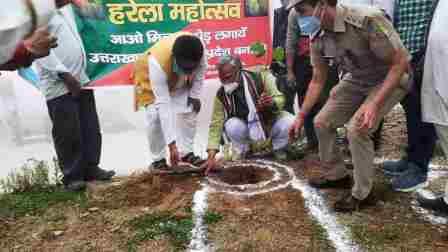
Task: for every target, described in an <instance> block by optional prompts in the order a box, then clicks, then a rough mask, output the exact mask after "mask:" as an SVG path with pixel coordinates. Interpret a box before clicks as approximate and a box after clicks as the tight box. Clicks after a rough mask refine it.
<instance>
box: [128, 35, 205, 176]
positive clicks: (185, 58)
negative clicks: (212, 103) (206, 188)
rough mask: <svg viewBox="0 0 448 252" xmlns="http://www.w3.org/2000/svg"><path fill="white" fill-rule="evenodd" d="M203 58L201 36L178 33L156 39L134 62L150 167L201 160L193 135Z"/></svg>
mask: <svg viewBox="0 0 448 252" xmlns="http://www.w3.org/2000/svg"><path fill="white" fill-rule="evenodd" d="M206 69H207V58H206V53H205V47H204V45H203V43H202V42H201V40H200V39H199V38H197V37H196V36H194V35H192V34H191V33H186V32H179V33H175V34H173V35H171V36H170V37H167V38H165V39H162V40H160V41H158V42H157V43H156V44H154V45H153V46H152V47H151V48H150V49H149V50H148V51H147V52H146V53H144V54H143V55H142V56H141V57H140V58H139V59H138V60H137V62H136V63H135V66H134V83H135V89H136V97H135V101H136V106H137V108H138V107H144V108H145V110H146V119H147V123H148V126H147V129H148V141H149V151H150V155H151V159H152V161H153V163H152V164H151V166H150V169H166V168H168V165H167V161H166V151H165V148H166V147H167V146H168V147H169V151H170V152H169V158H170V162H171V166H173V167H175V166H176V165H177V164H178V162H179V161H183V162H188V163H191V164H193V165H200V164H201V163H202V160H201V159H200V158H199V157H197V156H195V154H194V151H193V145H194V143H193V139H194V136H195V134H196V117H197V113H199V111H200V109H201V102H200V100H199V96H200V91H201V88H202V84H203V80H204V76H205V72H206Z"/></svg>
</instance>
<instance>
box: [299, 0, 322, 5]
mask: <svg viewBox="0 0 448 252" xmlns="http://www.w3.org/2000/svg"><path fill="white" fill-rule="evenodd" d="M319 2H320V0H304V1H302V2H301V3H300V4H302V5H303V4H309V5H311V6H313V7H316V5H317V4H318V3H319Z"/></svg>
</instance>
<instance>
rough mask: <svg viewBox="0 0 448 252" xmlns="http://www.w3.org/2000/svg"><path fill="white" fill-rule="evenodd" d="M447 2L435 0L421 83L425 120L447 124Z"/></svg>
mask: <svg viewBox="0 0 448 252" xmlns="http://www.w3.org/2000/svg"><path fill="white" fill-rule="evenodd" d="M447 12H448V1H446V0H445V1H439V4H438V6H437V9H436V12H435V14H434V18H433V20H432V23H431V30H430V32H429V38H428V48H427V50H426V57H425V69H424V75H423V85H422V117H423V120H424V121H425V122H430V123H435V124H441V125H445V126H448V84H447V83H448V67H447V66H448V33H447V32H446V27H448V18H446V13H447Z"/></svg>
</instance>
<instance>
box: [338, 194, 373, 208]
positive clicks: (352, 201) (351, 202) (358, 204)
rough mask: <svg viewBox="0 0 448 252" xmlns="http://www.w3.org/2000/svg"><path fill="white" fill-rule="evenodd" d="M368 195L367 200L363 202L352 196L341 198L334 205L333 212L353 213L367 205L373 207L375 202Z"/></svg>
mask: <svg viewBox="0 0 448 252" xmlns="http://www.w3.org/2000/svg"><path fill="white" fill-rule="evenodd" d="M371 195H372V194H370V195H369V196H367V198H365V199H363V200H359V199H357V198H355V197H353V196H352V194H351V193H350V194H346V195H344V196H343V197H341V198H340V199H339V200H338V201H336V202H335V203H334V207H333V208H334V210H335V211H336V212H343V213H347V212H353V211H359V210H360V209H361V208H363V207H365V206H369V205H374V204H375V200H374V199H373V197H372V196H371Z"/></svg>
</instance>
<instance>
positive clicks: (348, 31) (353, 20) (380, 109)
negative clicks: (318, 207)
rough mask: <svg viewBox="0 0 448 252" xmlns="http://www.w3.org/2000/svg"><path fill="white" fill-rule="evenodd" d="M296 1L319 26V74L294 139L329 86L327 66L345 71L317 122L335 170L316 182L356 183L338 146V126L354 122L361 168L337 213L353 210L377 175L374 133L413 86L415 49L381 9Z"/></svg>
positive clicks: (352, 136) (352, 143)
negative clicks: (411, 50)
mask: <svg viewBox="0 0 448 252" xmlns="http://www.w3.org/2000/svg"><path fill="white" fill-rule="evenodd" d="M291 4H292V5H293V6H294V8H295V10H296V11H297V12H299V13H300V14H301V16H302V17H304V19H303V20H302V21H301V22H303V25H308V26H312V30H313V33H312V34H313V35H312V38H311V63H312V65H313V68H314V71H313V79H312V81H311V83H310V88H309V90H308V92H307V95H306V98H305V102H304V104H303V106H302V109H301V111H300V112H299V113H298V115H297V118H296V121H295V123H294V125H293V126H292V127H291V129H290V137H291V138H294V137H296V136H297V134H298V133H299V131H300V129H301V128H302V126H303V123H304V118H305V116H306V115H307V113H308V112H309V111H310V109H311V108H312V107H313V105H314V104H315V103H316V102H317V100H318V97H319V95H320V93H321V90H322V89H323V86H324V83H325V81H326V78H327V72H328V67H329V65H331V64H336V65H337V66H338V67H339V71H341V72H342V73H344V75H343V77H342V78H341V81H340V82H339V83H338V85H337V86H336V87H334V88H333V89H332V91H331V93H330V98H329V99H328V101H327V103H326V104H325V105H324V107H323V108H322V110H321V111H320V112H319V114H318V115H317V117H316V118H315V120H314V124H315V128H316V131H317V135H318V139H319V155H320V159H321V162H322V165H323V166H324V167H326V168H328V172H327V173H326V174H325V175H323V176H322V177H320V178H316V179H313V180H311V181H310V184H311V185H312V186H315V187H318V188H328V187H338V186H347V185H350V182H351V179H350V177H349V174H348V172H347V170H346V169H345V166H344V162H343V160H342V157H341V155H340V154H339V152H338V149H337V147H336V146H335V138H336V129H337V128H338V127H341V126H343V125H344V124H347V130H348V140H349V147H350V151H351V154H352V159H353V160H352V161H353V165H354V172H353V173H354V174H353V176H354V185H353V187H352V191H351V194H348V195H344V197H342V198H341V199H340V200H338V201H337V202H336V203H335V206H334V208H335V210H336V211H354V210H358V209H359V208H360V207H362V206H363V205H365V203H367V202H368V200H367V199H368V196H369V195H370V192H371V190H372V185H373V178H374V165H373V159H374V154H375V152H374V149H373V142H372V139H371V138H370V135H371V134H372V133H373V132H374V131H375V130H376V129H377V128H378V125H379V123H380V121H381V119H382V118H383V117H384V116H385V115H386V114H387V113H388V112H389V111H390V110H391V109H392V108H393V107H394V106H395V104H397V103H398V102H399V101H400V100H401V99H402V98H403V96H404V95H405V94H406V93H407V89H408V79H409V78H408V75H407V73H406V72H407V70H408V62H409V59H410V56H409V53H408V51H407V50H406V49H405V47H404V46H403V44H402V42H401V41H400V38H399V36H398V34H397V33H396V31H395V30H394V29H393V27H392V24H391V23H390V22H389V21H388V20H387V19H386V17H385V16H384V14H383V12H382V11H381V10H380V9H377V8H373V7H366V6H364V7H362V8H358V7H352V6H344V5H337V0H322V1H319V0H295V1H292V2H291Z"/></svg>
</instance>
